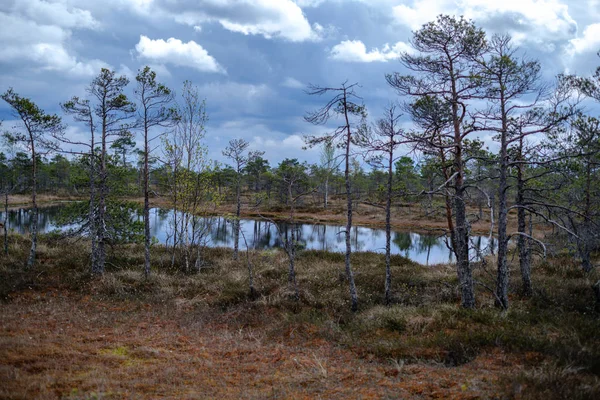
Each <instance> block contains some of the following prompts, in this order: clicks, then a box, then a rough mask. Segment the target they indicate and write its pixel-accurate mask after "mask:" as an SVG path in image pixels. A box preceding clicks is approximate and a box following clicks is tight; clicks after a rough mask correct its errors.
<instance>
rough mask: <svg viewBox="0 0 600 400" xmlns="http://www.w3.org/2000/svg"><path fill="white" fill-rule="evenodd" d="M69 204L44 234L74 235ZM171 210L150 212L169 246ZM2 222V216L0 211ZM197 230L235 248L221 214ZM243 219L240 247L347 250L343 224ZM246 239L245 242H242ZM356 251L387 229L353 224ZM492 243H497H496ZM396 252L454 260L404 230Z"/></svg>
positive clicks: (52, 214) (49, 220) (44, 214)
mask: <svg viewBox="0 0 600 400" xmlns="http://www.w3.org/2000/svg"><path fill="white" fill-rule="evenodd" d="M66 207H67V206H66V205H64V204H62V205H53V206H47V207H41V208H39V212H38V230H39V232H40V233H48V232H52V231H59V232H66V231H69V230H72V231H76V230H77V229H78V227H79V223H78V222H77V220H76V219H68V220H65V218H64V213H65V209H66ZM173 216H174V212H173V210H169V209H160V208H152V209H151V210H150V230H151V233H152V236H153V237H154V238H155V241H157V242H158V243H162V244H169V242H170V241H172V233H171V232H172V227H173ZM129 218H130V220H131V221H133V222H141V221H142V214H141V212H139V211H131V212H130V214H129ZM31 219H32V213H31V211H30V210H29V209H26V208H20V209H12V210H9V212H8V227H9V229H10V230H12V231H13V232H16V233H21V234H26V233H27V232H28V231H29V226H30V225H31ZM0 221H4V214H3V212H0ZM196 224H197V226H201V227H202V231H203V232H205V235H204V236H205V241H204V243H205V245H206V246H209V247H229V248H233V243H234V235H233V224H232V223H231V221H229V220H228V219H227V218H225V217H222V216H211V217H196ZM277 225H278V227H277V226H275V225H274V224H273V223H272V222H269V221H265V220H253V219H243V220H241V221H240V226H241V230H242V232H243V236H242V237H240V249H245V248H246V243H247V245H248V247H249V248H250V249H271V248H277V247H281V246H282V242H281V240H280V235H279V234H278V229H279V231H280V232H281V233H282V236H284V237H285V236H286V235H289V233H290V230H291V229H295V232H296V237H297V240H298V242H299V245H300V246H301V247H302V248H305V249H311V250H325V251H331V252H344V251H345V235H344V232H345V227H344V226H341V225H325V224H311V223H297V224H294V225H293V226H292V225H290V224H288V223H285V222H277ZM244 238H245V241H244ZM351 238H352V241H351V243H352V248H353V250H354V251H373V252H377V253H384V252H385V230H384V229H378V228H368V227H362V226H355V227H353V228H352V235H351ZM471 241H472V243H471V245H472V248H473V250H472V257H475V258H476V257H477V254H478V249H479V250H480V251H486V250H485V249H486V248H488V247H489V246H488V244H489V238H488V237H484V236H472V237H471ZM492 245H493V244H492ZM391 252H392V254H399V255H402V256H404V257H407V258H409V259H410V260H413V261H416V262H418V263H420V264H423V265H434V264H440V263H449V262H450V263H451V262H453V261H454V256H453V254H452V252H451V251H450V250H449V248H448V246H447V245H446V239H445V237H444V236H440V235H434V234H423V233H416V232H406V231H393V232H392V243H391Z"/></svg>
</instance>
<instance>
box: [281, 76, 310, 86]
mask: <svg viewBox="0 0 600 400" xmlns="http://www.w3.org/2000/svg"><path fill="white" fill-rule="evenodd" d="M281 86H284V87H286V88H290V89H302V88H304V87H305V86H306V85H304V84H303V83H302V82H300V81H299V80H298V79H295V78H292V77H287V78H285V79H284V81H283V82H281Z"/></svg>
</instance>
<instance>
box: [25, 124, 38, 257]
mask: <svg viewBox="0 0 600 400" xmlns="http://www.w3.org/2000/svg"><path fill="white" fill-rule="evenodd" d="M29 139H30V143H29V145H30V146H31V172H32V181H33V182H32V187H31V205H32V209H31V218H32V221H31V232H30V233H31V249H30V250H29V257H28V258H27V268H32V267H33V265H34V264H35V254H36V250H37V231H38V206H37V157H36V152H35V140H34V138H33V135H32V133H31V132H29Z"/></svg>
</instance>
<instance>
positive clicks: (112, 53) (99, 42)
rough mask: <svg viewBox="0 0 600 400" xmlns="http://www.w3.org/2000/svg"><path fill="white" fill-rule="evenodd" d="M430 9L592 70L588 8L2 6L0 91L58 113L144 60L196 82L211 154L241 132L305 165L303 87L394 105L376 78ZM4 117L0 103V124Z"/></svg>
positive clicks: (347, 0)
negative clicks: (100, 81)
mask: <svg viewBox="0 0 600 400" xmlns="http://www.w3.org/2000/svg"><path fill="white" fill-rule="evenodd" d="M439 13H451V14H458V15H460V14H463V15H465V16H467V17H469V18H473V19H474V20H475V21H476V23H478V24H479V25H480V26H482V27H484V28H485V29H486V30H487V31H488V32H490V33H496V32H498V33H510V34H511V35H513V37H514V38H515V41H516V42H517V43H518V45H519V46H520V48H521V49H522V51H523V53H525V54H527V55H528V56H529V57H531V58H537V59H539V60H540V62H541V63H542V66H543V71H544V76H545V78H546V79H548V80H550V79H552V78H553V77H554V76H555V75H556V74H557V73H560V72H563V71H570V72H577V73H580V74H589V73H591V72H592V70H593V69H594V68H595V66H597V65H599V64H600V59H599V58H598V57H597V56H596V55H595V53H596V52H597V51H598V50H600V23H599V21H600V2H599V1H598V0H538V1H534V0H503V1H501V2H495V1H487V0H460V1H458V0H235V1H234V0H103V1H86V0H5V1H2V2H0V41H1V42H2V43H3V46H2V47H1V48H0V90H2V91H3V90H5V89H6V88H8V87H14V88H15V90H16V91H17V92H19V93H21V94H23V95H25V96H29V97H31V98H33V99H34V100H35V101H36V102H37V103H38V104H40V106H42V107H43V108H45V109H46V110H48V111H50V112H59V110H60V108H59V102H61V101H65V100H66V99H68V98H69V97H71V96H73V95H80V96H81V95H85V88H86V86H87V85H88V84H89V83H90V81H91V80H92V79H93V77H94V76H95V75H96V74H97V73H98V71H99V69H100V68H101V67H103V66H107V67H110V68H113V69H115V70H117V71H119V72H120V73H123V74H126V75H128V76H129V77H130V78H133V77H134V76H135V73H136V71H137V70H138V69H139V68H141V67H143V66H144V65H146V64H149V65H151V66H152V68H154V69H155V70H156V71H157V73H158V76H159V79H160V80H161V81H163V82H164V83H166V84H167V85H168V86H170V87H172V88H173V89H174V90H175V91H176V92H177V91H179V89H180V87H181V85H182V82H183V81H184V80H190V81H192V82H193V83H194V84H196V85H197V86H198V87H199V89H200V92H201V95H202V96H203V97H205V98H206V100H207V109H208V113H209V117H210V121H209V124H208V126H207V130H208V134H207V139H206V141H207V145H208V147H209V154H210V156H211V157H213V158H215V159H221V156H220V153H221V150H222V149H223V148H224V146H225V145H226V143H227V141H228V140H230V139H232V138H235V137H244V138H245V139H247V140H248V141H250V142H251V143H252V146H253V148H256V149H262V150H265V151H266V152H267V157H269V158H271V159H272V160H273V161H275V162H277V161H280V160H281V159H282V158H283V157H287V156H289V157H299V158H305V159H307V160H309V161H317V160H318V151H316V150H313V151H307V152H303V151H302V149H301V148H302V140H301V138H302V135H303V134H307V133H313V134H314V133H318V132H322V131H323V129H325V128H322V127H313V126H311V125H308V124H307V123H305V122H304V121H303V119H302V116H303V115H304V114H305V112H306V111H308V110H311V109H314V108H316V107H318V106H319V105H320V104H321V103H322V102H323V100H324V99H322V98H313V97H309V96H307V95H306V94H305V93H304V92H303V90H302V88H303V87H304V86H305V85H306V84H307V83H315V84H324V85H337V84H340V83H341V82H343V81H346V80H348V81H350V82H358V83H360V84H361V88H359V93H360V94H361V96H362V97H363V99H364V101H365V104H366V105H367V107H368V109H369V111H370V113H371V115H372V116H374V117H378V116H379V115H380V113H381V109H382V108H383V106H384V105H386V104H387V103H388V102H389V101H390V100H394V99H395V98H396V94H395V93H394V92H393V90H391V89H390V88H389V87H388V86H387V85H386V83H385V80H384V76H385V74H386V73H390V72H393V71H401V68H402V67H401V65H400V64H399V62H398V61H397V59H396V56H397V54H398V53H399V51H401V50H405V49H406V47H405V45H406V43H408V42H409V39H410V36H411V30H414V29H417V28H418V27H419V26H420V25H421V24H422V23H424V22H427V21H429V20H431V19H433V18H435V16H436V15H437V14H439ZM142 38H146V39H142ZM140 43H141V44H140ZM136 46H137V47H136ZM336 52H337V53H336ZM335 54H338V55H337V56H335ZM132 89H133V84H132V85H131V88H130V93H131V91H132ZM11 118H12V117H11V116H10V113H9V110H8V108H7V106H6V105H5V104H0V119H5V120H8V119H11ZM70 129H71V130H70V133H69V134H71V135H77V134H79V133H78V131H77V127H76V126H73V127H72V128H70Z"/></svg>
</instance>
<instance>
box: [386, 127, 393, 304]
mask: <svg viewBox="0 0 600 400" xmlns="http://www.w3.org/2000/svg"><path fill="white" fill-rule="evenodd" d="M388 155H389V163H388V181H387V197H386V199H385V200H386V204H385V304H386V305H390V303H391V301H392V293H391V292H392V271H391V267H390V263H391V245H390V242H391V241H392V227H391V219H392V218H391V217H392V215H391V211H392V180H393V170H392V168H393V164H394V143H393V137H391V138H390V149H389V153H388Z"/></svg>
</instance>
